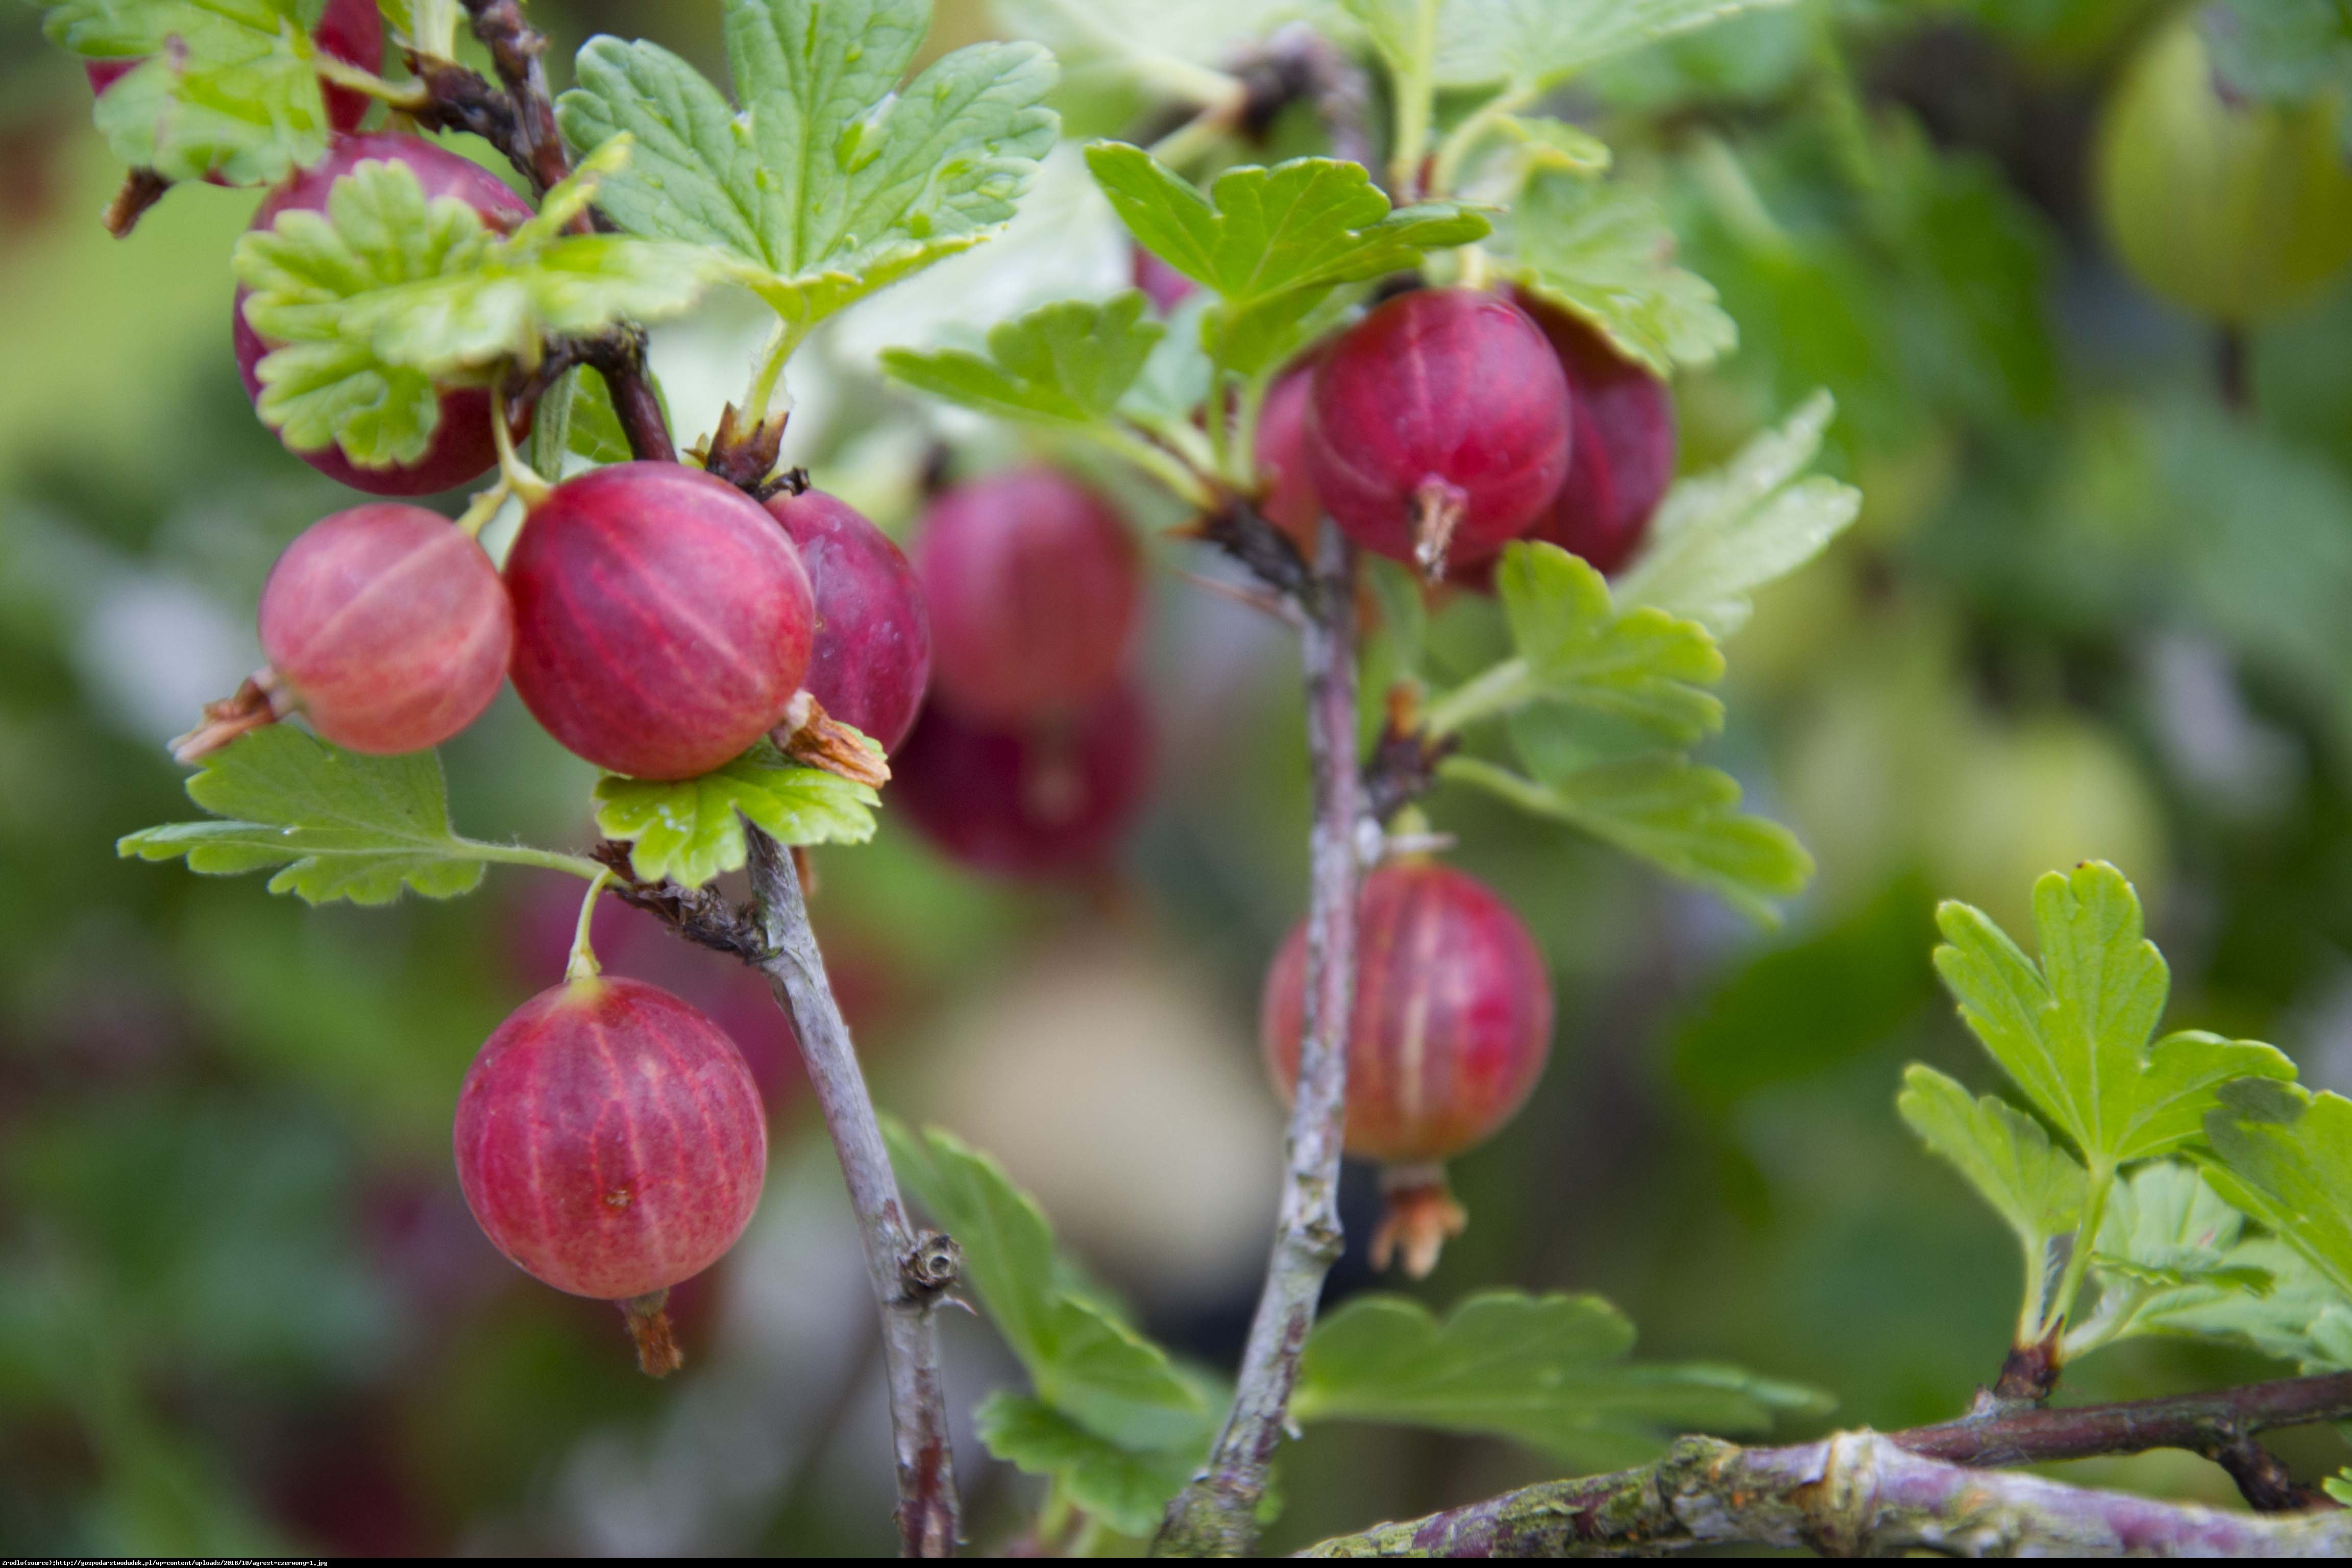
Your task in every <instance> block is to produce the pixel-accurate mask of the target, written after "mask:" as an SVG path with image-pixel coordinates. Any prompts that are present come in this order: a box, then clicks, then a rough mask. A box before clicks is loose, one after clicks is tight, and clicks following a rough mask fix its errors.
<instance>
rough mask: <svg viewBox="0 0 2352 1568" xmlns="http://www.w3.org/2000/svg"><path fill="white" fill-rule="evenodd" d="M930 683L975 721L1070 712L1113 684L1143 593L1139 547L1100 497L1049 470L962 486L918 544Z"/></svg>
mask: <svg viewBox="0 0 2352 1568" xmlns="http://www.w3.org/2000/svg"><path fill="white" fill-rule="evenodd" d="M915 573H916V575H917V577H918V578H919V580H920V581H921V584H922V589H923V602H924V604H925V605H926V606H928V608H929V611H930V617H931V652H932V655H933V664H932V679H934V681H935V682H936V683H937V685H938V688H939V692H940V697H941V699H942V700H946V701H948V702H950V703H952V704H953V705H954V706H955V707H956V708H957V709H958V710H961V712H963V713H964V714H965V715H967V716H968V717H971V718H973V719H978V720H984V721H995V722H1000V723H1010V722H1014V721H1023V720H1030V719H1042V718H1047V717H1051V716H1053V715H1055V714H1066V713H1070V712H1074V711H1076V710H1078V709H1081V708H1084V707H1086V706H1087V704H1088V703H1090V702H1092V701H1094V700H1096V699H1097V698H1098V697H1100V696H1102V695H1103V694H1104V693H1105V692H1106V691H1108V690H1109V689H1110V688H1111V687H1112V686H1114V685H1115V684H1117V682H1118V677H1119V670H1120V668H1121V667H1122V666H1124V665H1125V663H1126V662H1127V650H1128V645H1129V643H1130V642H1131V641H1132V640H1133V639H1134V634H1135V627H1136V622H1137V618H1138V617H1137V612H1138V609H1139V604H1140V600H1141V598H1142V583H1141V580H1140V575H1139V567H1138V563H1137V557H1136V546H1135V541H1134V540H1133V538H1132V537H1130V536H1129V533H1128V531H1127V529H1126V527H1125V525H1123V524H1122V523H1121V522H1120V521H1119V520H1118V516H1117V515H1116V514H1115V513H1113V512H1112V510H1110V508H1109V507H1108V505H1106V504H1105V503H1104V502H1103V500H1101V498H1099V497H1098V496H1097V495H1096V494H1095V493H1094V492H1093V491H1092V490H1090V489H1087V488H1086V487H1085V486H1084V485H1081V484H1079V483H1078V482H1077V481H1076V479H1070V478H1069V477H1068V476H1066V475H1065V474H1062V473H1060V472H1058V471H1056V470H1055V469H1053V468H1038V467H1028V468H1013V469H1008V470H1006V471H1005V472H1003V473H998V474H991V475H989V476H988V477H987V478H985V479H975V480H973V481H972V482H971V483H969V484H964V485H959V486H957V487H956V488H955V489H950V490H949V491H948V492H947V493H946V494H944V495H942V496H940V498H939V499H938V500H935V501H933V502H932V503H931V506H930V510H929V512H928V513H927V514H926V515H925V517H924V520H923V526H922V531H921V532H920V533H919V535H918V536H917V538H916V541H915Z"/></svg>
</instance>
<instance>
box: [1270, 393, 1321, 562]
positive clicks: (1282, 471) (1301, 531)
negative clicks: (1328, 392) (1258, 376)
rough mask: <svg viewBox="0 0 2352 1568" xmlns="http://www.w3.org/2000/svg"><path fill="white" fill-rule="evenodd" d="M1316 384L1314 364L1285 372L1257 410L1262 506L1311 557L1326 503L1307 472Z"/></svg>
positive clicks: (1311, 557) (1272, 521) (1275, 523)
mask: <svg viewBox="0 0 2352 1568" xmlns="http://www.w3.org/2000/svg"><path fill="white" fill-rule="evenodd" d="M1314 388H1315V370H1314V367H1313V366H1312V365H1301V366H1299V367H1298V368H1297V369H1295V370H1288V371H1285V372H1284V373H1283V374H1282V375H1281V376H1280V377H1279V378H1278V379H1277V380H1276V382H1275V384H1273V386H1271V387H1269V388H1267V390H1266V395H1265V403H1264V404H1262V405H1259V408H1258V415H1257V471H1258V474H1259V475H1260V477H1261V478H1262V479H1263V480H1264V491H1263V493H1262V494H1261V495H1260V496H1259V497H1258V503H1257V510H1258V511H1259V513H1260V514H1261V515H1263V516H1264V517H1265V520H1266V521H1268V522H1271V523H1272V524H1274V526H1275V527H1276V528H1278V529H1280V530H1282V531H1283V532H1284V533H1286V534H1288V535H1289V536H1290V542H1292V543H1293V544H1296V545H1297V546H1298V552H1299V553H1300V554H1301V555H1304V556H1305V557H1306V558H1307V560H1309V561H1312V560H1314V559H1315V544H1316V541H1315V534H1316V531H1317V530H1318V528H1319V527H1321V526H1322V522H1323V503H1322V501H1320V500H1318V499H1317V498H1316V495H1315V485H1314V481H1313V480H1311V479H1308V477H1307V396H1308V395H1309V394H1310V393H1312V392H1313V391H1314Z"/></svg>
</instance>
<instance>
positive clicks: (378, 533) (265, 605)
mask: <svg viewBox="0 0 2352 1568" xmlns="http://www.w3.org/2000/svg"><path fill="white" fill-rule="evenodd" d="M259 618H260V630H261V648H262V652H263V653H264V654H265V655H267V656H268V659H269V663H268V666H267V667H265V668H263V669H262V670H261V671H260V672H259V673H257V674H256V675H255V676H254V677H253V678H252V679H250V680H247V682H246V683H245V685H244V686H243V687H241V688H240V689H238V691H237V693H236V696H234V697H231V698H229V699H227V700H226V701H221V702H215V703H213V704H211V705H209V706H208V707H207V708H206V709H205V722H204V723H202V724H201V725H199V726H198V727H197V728H196V729H194V730H193V731H189V732H188V733H187V734H185V735H183V736H181V737H180V738H179V739H178V740H177V741H175V742H173V754H174V755H176V756H177V757H178V758H179V759H180V760H181V761H182V762H193V761H194V760H195V759H197V758H199V757H202V756H204V755H205V753H207V752H212V751H215V750H217V749H218V748H219V747H221V746H223V745H226V743H227V742H230V741H231V740H234V739H235V738H236V736H238V735H241V734H243V733H244V732H245V731H247V730H250V729H254V728H256V727H257V726H259V725H262V724H267V723H270V722H272V721H276V720H278V719H283V718H285V717H287V716H288V715H289V714H291V713H297V712H299V713H300V714H301V715H302V716H303V717H304V718H306V719H308V720H309V721H310V726H311V728H313V729H315V730H316V731H319V733H320V734H321V735H323V736H325V737H326V738H327V739H328V740H330V741H332V742H334V743H335V744H337V745H339V746H347V747H349V748H350V749H351V750H352V751H354V752H415V751H422V750H424V749H425V748H426V747H428V746H437V745H439V744H440V743H441V742H444V741H446V740H447V739H448V738H449V737H450V736H452V735H455V734H456V733H457V731H460V730H463V729H464V728H465V727H466V726H467V725H468V724H470V723H472V722H473V721H475V720H476V719H478V718H479V717H480V716H481V712H482V710H484V709H485V708H488V706H489V705H490V700H491V699H492V698H494V697H496V696H497V695H498V693H499V682H500V681H502V680H504V679H506V669H507V658H508V656H509V652H510V650H511V649H512V647H513V644H514V612H513V610H512V608H511V607H510V605H509V602H508V599H507V591H506V585H505V584H503V583H501V582H500V581H499V571H498V568H497V567H496V566H493V565H492V564H491V563H490V558H489V557H488V555H486V554H484V553H483V552H482V547H481V546H480V545H479V544H477V543H476V542H474V540H473V539H472V538H471V537H470V536H469V535H467V533H466V532H465V531H462V530H460V529H459V528H458V527H457V525H456V524H455V523H453V522H451V521H449V520H448V519H447V518H445V517H443V516H441V515H440V514H439V513H437V512H431V511H427V510H425V509H424V508H423V507H417V506H409V505H406V504H404V503H402V502H399V501H372V502H370V503H369V504H367V505H365V506H356V507H352V509H350V510H347V511H339V512H336V513H335V514H333V515H332V516H331V517H327V518H323V519H321V520H320V521H317V522H315V523H312V524H311V525H310V527H309V528H307V529H305V530H304V531H302V533H301V534H300V536H299V537H298V538H297V539H296V540H295V541H294V542H293V543H292V544H290V545H289V546H287V549H286V552H285V553H284V554H283V555H281V556H279V557H278V564H277V565H276V566H275V567H273V568H271V570H270V573H269V581H268V584H266V585H265V586H264V587H263V589H262V591H261V614H260V617H259Z"/></svg>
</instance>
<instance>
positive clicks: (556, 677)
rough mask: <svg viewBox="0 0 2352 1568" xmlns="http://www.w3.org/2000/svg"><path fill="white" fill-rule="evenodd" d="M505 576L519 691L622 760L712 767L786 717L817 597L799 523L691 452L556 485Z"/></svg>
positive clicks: (534, 514)
mask: <svg viewBox="0 0 2352 1568" xmlns="http://www.w3.org/2000/svg"><path fill="white" fill-rule="evenodd" d="M506 580H507V588H508V591H509V593H510V594H511V595H513V598H514V609H515V645H514V660H513V664H512V666H511V673H512V675H513V677H514V683H515V690H516V691H517V692H518V693H519V694H520V696H521V698H522V700H523V704H524V706H525V707H527V708H529V709H530V711H531V714H532V716H533V717H534V718H536V719H537V720H538V721H540V723H541V724H542V725H544V726H545V727H546V729H547V731H548V733H549V734H551V735H553V736H554V737H555V738H556V740H558V741H559V742H562V744H563V745H564V747H565V748H566V749H567V750H569V751H571V752H574V753H576V754H578V755H580V756H583V757H585V758H587V759H588V760H589V761H590V762H592V763H595V764H596V765H597V766H599V767H602V768H608V769H610V770H612V771H613V772H614V773H627V774H630V775H632V776H634V777H636V778H646V779H685V778H692V777H694V776H695V775H696V774H698V773H709V771H710V770H711V769H713V768H715V767H718V766H719V765H720V764H721V763H726V762H728V761H730V760H731V759H733V758H735V757H737V756H739V755H740V754H741V753H742V752H744V751H745V750H746V749H747V748H748V747H750V746H751V744H752V743H753V742H756V741H758V740H759V739H760V737H761V736H762V735H764V734H766V733H767V732H768V731H770V730H771V729H772V728H773V727H774V726H775V725H776V724H777V723H778V722H780V721H782V720H783V719H784V717H785V716H786V714H787V712H788V711H789V710H790V709H791V707H792V703H793V697H794V695H795V694H797V693H798V692H799V690H800V689H801V681H802V679H803V676H804V675H805V674H806V673H807V670H808V667H809V650H810V647H811V644H812V640H813V637H814V627H815V607H814V601H813V598H812V595H811V594H810V591H809V579H808V574H807V572H806V571H804V570H803V568H802V565H801V559H800V552H799V551H798V550H797V549H795V548H794V547H793V541H792V536H791V535H790V534H788V533H786V532H785V531H784V530H783V529H782V528H779V527H778V526H777V525H776V521H775V519H774V518H772V517H771V516H770V515H769V514H768V512H767V511H766V510H765V509H763V508H762V507H761V505H760V503H759V502H757V501H755V500H752V499H751V497H749V496H747V495H745V494H744V493H743V492H742V491H741V490H739V489H735V488H734V487H733V486H732V485H730V484H728V483H726V482H725V481H724V480H722V479H713V478H712V477H711V476H709V474H706V473H703V472H702V471H701V470H699V469H697V468H688V467H685V466H684V465H682V464H678V463H648V462H633V463H615V464H614V465H612V466H611V467H609V468H597V469H595V470H593V471H592V472H589V473H585V474H583V475H581V476H580V477H579V478H577V479H567V480H565V481H564V482H563V483H562V484H560V485H557V486H556V487H555V488H554V489H551V490H549V491H547V492H546V493H545V494H544V495H543V496H541V497H540V498H539V499H538V500H536V502H535V503H533V504H532V505H531V506H530V511H529V514H528V515H527V516H526V517H525V518H524V520H523V525H522V531H521V532H520V534H519V535H517V537H516V539H515V543H514V549H513V550H512V552H510V553H509V555H508V557H507V566H506Z"/></svg>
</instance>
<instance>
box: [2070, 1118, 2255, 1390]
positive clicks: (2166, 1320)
mask: <svg viewBox="0 0 2352 1568" xmlns="http://www.w3.org/2000/svg"><path fill="white" fill-rule="evenodd" d="M2244 1223H2245V1222H2244V1216H2243V1215H2241V1214H2239V1212H2238V1211H2237V1210H2236V1209H2233V1208H2231V1206H2230V1205H2229V1204H2227V1203H2226V1202H2224V1201H2223V1200H2222V1198H2221V1194H2218V1193H2216V1192H2215V1191H2214V1190H2213V1189H2212V1188H2211V1187H2210V1186H2209V1185H2208V1184H2206V1183H2205V1181H2204V1179H2203V1178H2202V1177H2200V1175H2199V1174H2198V1173H2197V1170H2196V1168H2195V1167H2194V1166H2191V1165H2187V1164H2182V1163H2178V1162H2176V1161H2170V1160H2158V1161H2152V1162H2150V1163H2147V1164H2144V1165H2142V1166H2140V1168H2139V1169H2138V1170H2137V1171H2136V1172H2134V1173H2131V1174H2129V1175H2127V1176H2125V1177H2123V1178H2121V1179H2119V1180H2118V1181H2116V1184H2115V1185H2114V1187H2113V1188H2112V1189H2111V1190H2110V1191H2109V1194H2108V1196H2107V1207H2106V1215H2105V1219H2104V1220H2102V1221H2101V1223H2100V1226H2099V1237H2098V1244H2097V1247H2096V1248H2095V1250H2094V1252H2093V1254H2092V1257H2091V1273H2092V1277H2093V1278H2094V1279H2096V1280H2097V1281H2098V1283H2099V1297H2098V1303H2097V1305H2096V1307H2095V1309H2094V1310H2092V1311H2091V1312H2090V1313H2088V1314H2087V1315H2084V1316H2081V1317H2078V1319H2077V1320H2076V1321H2074V1322H2073V1323H2071V1324H2070V1325H2069V1326H2068V1328H2067V1331H2066V1337H2065V1340H2064V1343H2063V1353H2064V1356H2065V1359H2067V1360H2069V1361H2073V1360H2075V1359H2077V1358H2079V1357H2081V1356H2083V1355H2085V1354H2088V1353H2089V1352H2091V1351H2094V1350H2095V1349H2097V1348H2098V1347H2100V1346H2101V1345H2105V1344H2110V1343H2112V1342H2115V1341H2117V1340H2121V1339H2127V1338H2130V1337H2132V1336H2133V1335H2137V1334H2147V1333H2158V1332H2168V1333H2179V1332H2183V1331H2184V1330H2183V1329H2182V1327H2181V1326H2180V1323H2179V1321H2177V1317H2176V1315H2178V1314H2182V1313H2186V1312H2193V1311H2196V1310H2200V1309H2201V1308H2206V1307H2210V1306H2211V1305H2213V1304H2215V1303H2218V1302H2220V1301H2221V1300H2224V1299H2225V1298H2227V1297H2229V1296H2231V1295H2251V1296H2253V1297H2257V1298H2259V1297H2266V1296H2268V1295H2270V1294H2271V1293H2272V1291H2273V1289H2274V1288H2275V1287H2276V1285H2277V1284H2278V1277H2277V1276H2276V1275H2275V1274H2274V1273H2273V1272H2272V1271H2271V1270H2270V1269H2268V1268H2263V1267H2262V1266H2261V1265H2260V1264H2258V1263H2255V1262H2253V1261H2252V1260H2250V1259H2249V1258H2246V1257H2244V1256H2243V1255H2242V1250H2243V1249H2242V1247H2241V1245H2240V1240H2239V1237H2240V1233H2241V1232H2242V1230H2243V1229H2244Z"/></svg>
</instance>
